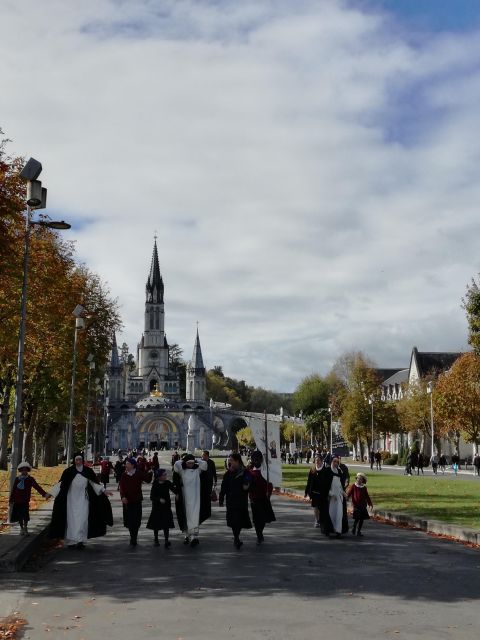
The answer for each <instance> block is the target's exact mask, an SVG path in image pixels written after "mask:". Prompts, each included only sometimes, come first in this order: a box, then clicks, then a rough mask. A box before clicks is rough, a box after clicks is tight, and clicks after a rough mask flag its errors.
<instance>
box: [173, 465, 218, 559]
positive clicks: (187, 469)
mask: <svg viewBox="0 0 480 640" xmlns="http://www.w3.org/2000/svg"><path fill="white" fill-rule="evenodd" d="M207 469H208V465H207V463H206V462H205V460H196V459H195V457H194V456H193V455H192V454H187V455H186V456H184V458H183V460H177V462H175V464H174V465H173V471H174V478H173V484H174V485H176V487H177V488H178V489H179V492H178V493H177V495H176V500H177V509H176V511H177V519H178V524H179V526H180V528H181V529H182V531H183V532H184V534H185V540H184V543H185V544H190V546H191V547H195V546H197V545H198V544H199V539H198V534H199V527H200V524H201V523H202V522H203V520H205V519H206V517H209V515H210V514H208V515H206V514H204V513H202V482H201V478H200V474H201V473H202V472H204V471H207ZM175 474H176V476H175ZM208 507H210V505H208Z"/></svg>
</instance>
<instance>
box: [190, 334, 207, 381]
mask: <svg viewBox="0 0 480 640" xmlns="http://www.w3.org/2000/svg"><path fill="white" fill-rule="evenodd" d="M192 369H194V370H195V372H196V373H205V367H204V365H203V356H202V347H201V346H200V337H199V335H198V327H197V337H196V339H195V346H194V347H193V356H192Z"/></svg>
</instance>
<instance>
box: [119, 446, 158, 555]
mask: <svg viewBox="0 0 480 640" xmlns="http://www.w3.org/2000/svg"><path fill="white" fill-rule="evenodd" d="M151 479H152V478H151V474H146V473H145V472H144V471H143V469H139V468H138V467H137V461H136V460H135V458H127V459H126V460H125V471H124V472H123V474H122V477H121V478H120V486H119V489H120V498H121V499H122V504H123V524H124V526H125V527H126V528H127V529H128V530H129V532H130V546H131V547H136V546H137V537H138V530H139V529H140V525H141V523H142V501H143V494H142V484H143V483H144V482H151Z"/></svg>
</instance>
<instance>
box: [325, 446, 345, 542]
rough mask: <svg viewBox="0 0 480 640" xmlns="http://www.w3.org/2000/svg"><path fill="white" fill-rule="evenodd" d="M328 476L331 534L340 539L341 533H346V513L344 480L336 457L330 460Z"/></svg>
mask: <svg viewBox="0 0 480 640" xmlns="http://www.w3.org/2000/svg"><path fill="white" fill-rule="evenodd" d="M328 476H329V477H330V478H331V484H330V489H329V491H328V514H329V516H330V521H331V524H332V527H331V528H332V531H331V533H335V534H336V536H337V537H340V536H341V535H342V533H346V531H345V526H346V527H347V531H348V524H347V525H346V523H345V520H346V513H345V507H344V505H345V499H346V497H347V496H346V493H345V488H344V484H345V478H344V477H343V474H342V471H341V469H340V468H339V459H338V458H337V457H333V458H332V462H331V465H330V473H329V474H328Z"/></svg>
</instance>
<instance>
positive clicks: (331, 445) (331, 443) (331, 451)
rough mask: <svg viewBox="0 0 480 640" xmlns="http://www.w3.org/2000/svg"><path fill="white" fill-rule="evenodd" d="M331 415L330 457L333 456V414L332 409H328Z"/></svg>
mask: <svg viewBox="0 0 480 640" xmlns="http://www.w3.org/2000/svg"><path fill="white" fill-rule="evenodd" d="M328 412H329V414H330V456H333V412H332V407H328Z"/></svg>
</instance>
